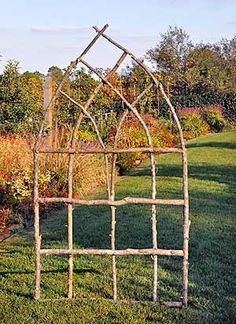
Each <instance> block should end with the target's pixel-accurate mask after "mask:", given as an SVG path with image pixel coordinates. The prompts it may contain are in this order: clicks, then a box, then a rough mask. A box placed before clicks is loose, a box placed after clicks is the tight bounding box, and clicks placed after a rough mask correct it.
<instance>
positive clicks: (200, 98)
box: [0, 27, 236, 133]
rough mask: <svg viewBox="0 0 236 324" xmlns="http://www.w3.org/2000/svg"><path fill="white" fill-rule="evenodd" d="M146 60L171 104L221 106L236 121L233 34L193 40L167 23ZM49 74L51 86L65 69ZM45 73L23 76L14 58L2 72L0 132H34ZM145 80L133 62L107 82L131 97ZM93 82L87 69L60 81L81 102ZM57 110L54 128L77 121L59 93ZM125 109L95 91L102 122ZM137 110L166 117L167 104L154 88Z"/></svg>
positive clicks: (51, 70)
mask: <svg viewBox="0 0 236 324" xmlns="http://www.w3.org/2000/svg"><path fill="white" fill-rule="evenodd" d="M144 59H146V60H148V61H150V63H152V65H153V70H154V72H155V74H156V76H157V78H158V79H159V80H160V81H162V83H163V84H164V87H165V89H166V92H167V94H168V95H169V96H170V98H171V101H172V102H173V104H174V106H175V107H177V108H181V107H192V106H195V107H196V106H197V107H201V106H205V105H209V104H221V105H223V106H224V108H225V111H224V113H225V116H226V117H227V119H228V120H229V121H231V122H235V121H236V108H235V107H236V36H234V37H233V38H232V39H221V40H220V41H219V42H217V43H214V44H204V43H200V44H193V42H192V41H191V40H190V38H189V35H188V34H187V33H186V32H185V31H184V30H183V29H182V28H179V27H169V29H168V30H167V32H166V33H164V34H161V38H160V41H159V42H158V43H157V44H156V46H155V47H153V48H152V49H149V50H147V52H146V55H145V58H144ZM99 70H100V72H102V73H103V72H107V71H104V70H103V69H99ZM48 72H49V73H50V74H51V76H52V78H53V88H54V89H55V88H56V85H57V84H58V83H59V82H60V81H61V80H62V77H63V70H62V69H60V68H59V67H57V66H52V67H50V68H49V71H48ZM43 77H44V75H42V74H41V73H39V72H25V73H23V74H21V73H20V71H19V63H18V62H16V61H10V62H8V63H7V65H6V66H5V69H4V71H3V73H2V74H1V75H0V131H1V133H8V132H11V133H12V132H13V133H14V132H22V131H24V132H31V133H32V132H33V133H34V132H36V131H37V130H38V126H39V122H40V120H41V118H42V106H43ZM148 79H149V77H148V76H147V75H146V74H145V73H144V72H143V70H142V69H141V68H140V67H139V66H137V65H136V64H133V65H132V64H131V65H130V66H126V68H125V69H123V70H122V73H121V74H118V73H113V74H112V75H111V77H110V79H109V81H110V82H111V83H112V84H113V85H115V86H116V87H117V88H118V89H119V90H120V91H121V92H122V93H123V95H124V96H126V98H127V100H129V101H133V100H134V98H135V97H136V96H137V95H138V94H139V93H140V92H141V91H142V90H143V89H144V86H145V84H146V83H147V82H148V81H149V80H148ZM97 82H98V81H97V80H96V79H95V78H93V75H92V74H90V73H87V71H86V70H84V69H77V70H75V71H74V72H73V73H72V74H71V76H70V78H69V79H68V80H67V81H66V82H65V83H64V86H63V89H64V90H65V91H66V92H67V93H68V94H69V95H70V96H71V97H73V98H74V99H75V100H77V101H79V102H80V103H84V102H85V101H86V100H87V99H88V98H89V95H90V94H91V92H92V90H93V89H94V88H95V86H96V84H97ZM56 108H59V117H60V118H58V125H57V126H58V127H60V126H70V125H72V124H73V123H74V122H75V119H76V116H77V113H78V108H77V107H76V106H75V105H73V104H72V103H68V101H67V100H66V99H65V98H63V97H59V98H58V100H57V101H56V104H55V109H56ZM123 109H124V106H123V104H122V103H121V100H120V98H119V97H118V96H117V95H116V94H115V93H113V92H112V91H111V89H110V88H109V87H107V86H104V87H103V88H102V89H101V91H100V92H99V93H98V95H97V98H96V102H95V103H94V105H93V107H92V112H93V113H94V114H97V115H99V116H100V119H101V123H102V121H103V119H104V115H105V116H106V118H107V116H111V118H112V116H114V114H115V115H117V114H119V113H120V112H121V111H122V110H123ZM139 109H140V110H141V112H143V113H151V114H153V115H155V116H161V117H168V108H167V106H166V103H165V101H164V100H163V99H162V98H161V96H160V94H159V93H158V91H157V92H155V93H153V92H150V93H147V96H146V97H144V98H143V99H142V100H141V101H140V103H139ZM110 112H112V113H110ZM108 113H109V115H108ZM108 118H110V117H108Z"/></svg>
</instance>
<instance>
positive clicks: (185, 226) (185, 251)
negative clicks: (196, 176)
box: [182, 148, 190, 307]
mask: <svg viewBox="0 0 236 324" xmlns="http://www.w3.org/2000/svg"><path fill="white" fill-rule="evenodd" d="M182 161H183V193H184V210H183V214H184V215H183V237H184V239H183V254H184V255H183V290H182V298H183V306H184V307H187V304H188V267H189V262H188V248H189V228H190V220H189V196H188V162H187V152H186V149H185V148H184V149H183V155H182Z"/></svg>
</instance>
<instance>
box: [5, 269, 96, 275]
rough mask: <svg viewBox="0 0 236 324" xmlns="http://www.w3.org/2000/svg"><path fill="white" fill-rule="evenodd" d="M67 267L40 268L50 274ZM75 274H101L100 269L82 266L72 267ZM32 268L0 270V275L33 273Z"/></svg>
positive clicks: (62, 271) (62, 270)
mask: <svg viewBox="0 0 236 324" xmlns="http://www.w3.org/2000/svg"><path fill="white" fill-rule="evenodd" d="M67 272H68V268H63V269H53V270H42V271H41V273H42V274H50V273H67ZM73 272H74V273H75V274H85V273H92V274H101V271H99V270H97V269H92V268H84V269H74V271H73ZM34 273H35V271H34V270H15V271H0V276H2V277H7V276H11V275H15V274H16V275H27V274H34Z"/></svg>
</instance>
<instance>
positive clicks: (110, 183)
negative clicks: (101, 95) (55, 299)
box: [33, 25, 190, 307]
mask: <svg viewBox="0 0 236 324" xmlns="http://www.w3.org/2000/svg"><path fill="white" fill-rule="evenodd" d="M93 28H94V29H95V31H96V36H95V37H94V38H93V40H92V41H91V42H90V44H89V45H88V46H87V47H86V48H85V50H84V51H83V52H82V54H81V55H80V56H79V57H77V58H76V59H75V60H74V61H72V62H71V63H70V64H69V66H68V67H67V69H66V71H65V74H64V77H63V79H62V81H61V83H60V84H59V86H58V88H57V90H56V92H55V94H54V95H53V96H52V98H51V100H50V102H49V104H48V105H47V107H46V109H45V112H44V119H43V122H42V125H41V128H40V131H39V134H38V137H37V140H36V142H35V145H34V150H33V153H34V213H35V223H34V226H35V256H36V258H35V260H36V262H35V278H36V285H35V299H37V300H38V299H40V281H41V255H67V256H68V298H69V299H71V298H73V257H74V256H75V255H110V256H112V276H113V300H114V301H116V300H117V280H116V278H117V273H116V256H118V255H119V256H125V255H139V256H141V255H150V256H152V257H153V302H157V256H158V255H164V256H180V257H182V258H183V270H182V280H183V289H182V299H181V301H177V302H176V301H172V302H166V303H165V304H166V305H167V306H171V307H186V306H187V300H188V242H189V227H190V221H189V197H188V168H187V153H186V148H185V143H184V138H183V133H182V129H181V125H180V122H179V120H178V117H177V115H176V112H175V109H174V107H173V106H172V104H171V102H170V100H169V98H168V96H167V95H166V93H165V91H164V88H163V86H162V84H161V83H160V82H159V81H158V80H157V79H156V78H155V76H154V75H153V73H152V72H151V71H150V70H149V69H148V68H147V67H146V66H145V65H144V64H143V63H142V62H141V61H140V60H139V59H137V58H136V56H135V55H134V54H133V53H131V52H130V51H129V50H127V49H126V48H124V47H123V46H121V45H120V44H118V43H117V42H115V41H114V40H113V39H112V38H110V37H109V36H108V35H107V34H105V31H106V29H107V28H108V25H105V26H104V27H103V28H102V29H101V30H99V29H98V28H97V27H93ZM100 37H103V38H105V39H106V40H107V41H108V42H109V43H111V44H113V45H114V46H115V47H117V48H118V49H120V50H121V51H122V55H121V57H120V58H119V59H118V61H117V63H116V64H115V66H114V67H113V68H112V69H111V70H110V71H109V72H108V74H107V75H106V76H105V77H104V76H103V75H101V74H100V73H99V72H98V71H97V70H96V69H95V68H93V67H92V66H91V65H89V64H88V63H87V62H86V61H85V60H84V56H85V55H86V54H87V52H88V51H89V50H90V49H91V47H92V46H93V45H94V44H95V42H96V41H97V40H98V39H99V38H100ZM127 56H129V57H130V58H131V59H132V60H133V61H134V62H136V63H137V64H138V65H139V66H140V67H141V68H142V69H143V70H144V71H145V72H146V73H147V75H148V76H149V77H150V79H151V80H152V83H151V84H150V85H148V86H147V87H146V89H145V90H144V91H143V92H142V93H141V94H139V96H138V97H137V98H136V100H135V101H134V102H133V103H132V104H131V103H129V102H128V101H127V100H126V98H125V97H124V96H123V95H122V93H121V92H120V91H119V90H118V89H116V88H115V87H113V85H112V84H111V83H110V82H109V81H108V80H109V76H110V75H111V74H112V73H113V72H114V71H116V70H117V69H118V68H119V66H120V65H121V64H122V62H123V61H124V59H125V58H126V57H127ZM78 63H82V64H83V65H84V66H86V67H87V68H88V69H89V70H90V71H92V72H93V73H95V74H96V75H97V76H98V77H99V79H100V82H99V84H98V85H97V87H96V88H95V90H94V91H93V93H92V94H91V96H90V98H89V99H88V101H87V102H86V104H85V105H84V106H82V105H81V104H80V103H78V102H76V101H75V100H74V99H72V98H71V97H70V96H69V95H68V94H66V93H65V92H63V91H62V85H63V83H64V81H65V80H66V79H67V78H68V77H69V75H70V73H71V71H72V70H73V68H75V67H76V66H77V64H78ZM103 84H105V85H107V86H109V87H110V88H111V89H112V90H113V91H114V92H115V93H116V94H117V95H118V96H119V97H120V98H121V100H122V101H123V103H124V105H125V106H126V107H127V109H126V110H125V111H124V112H123V114H122V116H121V119H120V122H119V124H118V127H117V132H116V135H115V141H114V146H113V148H110V147H109V148H107V147H106V146H105V144H104V143H103V140H102V138H101V136H100V133H99V130H98V127H97V125H96V122H95V120H94V119H93V117H92V116H91V114H90V113H89V112H88V110H89V107H90V106H91V105H92V103H93V101H94V100H95V97H96V95H97V93H98V92H99V90H100V89H101V88H102V86H103ZM153 86H154V87H156V88H157V89H158V90H159V92H160V94H161V95H162V96H163V97H164V99H165V101H166V102H167V104H168V107H169V109H170V112H171V113H172V116H173V119H174V121H175V123H176V125H177V128H178V132H179V135H180V143H181V148H154V147H153V143H152V138H151V136H150V132H149V129H148V127H147V125H146V124H145V122H144V120H143V119H142V117H141V116H140V114H139V112H138V110H137V109H136V104H137V103H138V101H139V100H140V99H141V98H142V97H143V96H144V95H145V94H146V92H147V91H148V90H149V89H150V88H151V87H153ZM59 94H62V95H63V96H65V97H66V98H67V99H69V100H70V101H71V102H72V103H73V104H75V105H77V106H79V107H80V109H81V113H80V115H79V116H78V119H77V122H76V125H75V127H74V129H73V133H72V137H71V140H70V145H69V147H68V148H67V149H64V148H52V147H51V148H44V149H42V148H40V140H41V138H42V136H43V132H44V129H45V127H46V123H47V114H48V112H49V110H50V109H51V107H52V105H53V103H54V102H55V99H56V97H57V96H58V95H59ZM129 111H131V112H132V113H133V114H134V115H135V116H136V118H137V119H138V120H139V122H140V123H141V125H142V127H143V129H144V131H145V134H146V137H147V141H148V147H140V148H127V149H119V148H117V143H118V138H119V135H120V132H121V127H122V124H123V122H124V120H125V118H126V117H127V115H128V113H129ZM84 116H86V117H88V118H89V119H90V121H91V123H92V125H93V127H94V130H95V132H96V134H97V138H98V140H99V143H100V145H101V148H99V149H77V148H76V133H77V131H78V129H79V127H80V125H81V122H82V120H83V117H84ZM123 152H143V153H149V154H150V161H151V171H152V196H151V197H150V198H149V199H148V198H130V197H126V198H124V199H121V200H115V183H114V178H115V166H116V158H117V154H119V153H123ZM43 153H51V154H58V153H62V154H68V155H69V161H68V197H67V198H61V197H52V198H43V197H39V184H38V179H39V154H43ZM157 153H180V154H181V155H182V166H183V199H175V200H174V199H171V200H170V199H157V197H156V196H157V193H156V165H155V154H157ZM76 154H103V155H104V161H105V170H106V188H107V199H102V200H81V199H73V165H74V159H75V155H76ZM109 154H110V155H111V156H112V162H111V175H110V176H109V165H108V155H109ZM62 202H63V203H66V204H67V212H68V218H67V221H68V224H67V226H68V247H67V249H41V235H40V226H39V220H40V215H39V206H40V204H42V203H43V204H45V203H62ZM76 204H77V205H108V206H110V208H111V249H74V248H73V205H76ZM129 204H146V205H150V206H151V208H152V209H151V210H152V242H153V247H152V248H149V249H124V250H117V249H116V245H115V230H116V208H117V207H119V206H123V205H129ZM157 205H181V206H183V249H182V250H167V249H159V248H158V244H157V225H156V223H157V212H156V206H157Z"/></svg>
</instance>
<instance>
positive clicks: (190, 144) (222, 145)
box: [186, 140, 236, 149]
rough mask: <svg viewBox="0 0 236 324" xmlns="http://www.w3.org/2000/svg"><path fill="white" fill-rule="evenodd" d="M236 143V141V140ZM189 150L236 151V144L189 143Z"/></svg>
mask: <svg viewBox="0 0 236 324" xmlns="http://www.w3.org/2000/svg"><path fill="white" fill-rule="evenodd" d="M235 141H236V140H235ZM186 147H187V148H195V147H196V148H199V147H213V148H222V149H236V143H230V142H228V143H227V142H205V143H204V142H202V143H201V142H196V143H188V144H187V145H186Z"/></svg>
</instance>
